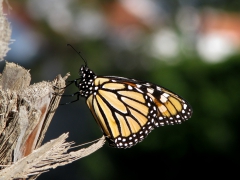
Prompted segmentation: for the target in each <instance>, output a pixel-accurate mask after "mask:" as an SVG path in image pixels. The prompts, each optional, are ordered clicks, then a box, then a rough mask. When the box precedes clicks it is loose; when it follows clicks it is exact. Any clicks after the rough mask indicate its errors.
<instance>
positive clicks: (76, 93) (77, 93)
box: [60, 92, 80, 105]
mask: <svg viewBox="0 0 240 180" xmlns="http://www.w3.org/2000/svg"><path fill="white" fill-rule="evenodd" d="M75 95H77V99H76V100H74V101H70V102H67V103H63V104H60V105H67V104H71V103H74V102H76V101H78V100H79V96H80V93H79V92H75V93H73V94H70V95H61V96H65V97H67V96H68V97H69V96H70V97H73V96H75Z"/></svg>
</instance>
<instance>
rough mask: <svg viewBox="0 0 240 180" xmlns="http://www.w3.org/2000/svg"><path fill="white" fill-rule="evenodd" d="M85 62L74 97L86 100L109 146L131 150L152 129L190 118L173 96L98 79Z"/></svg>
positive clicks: (119, 79)
mask: <svg viewBox="0 0 240 180" xmlns="http://www.w3.org/2000/svg"><path fill="white" fill-rule="evenodd" d="M74 50H75V49H74ZM79 55H80V53H79ZM80 56H81V55H80ZM81 57H82V56H81ZM82 59H83V58H82ZM83 60H84V59H83ZM84 62H85V65H82V66H81V68H80V70H79V74H80V75H81V76H80V78H79V79H76V80H74V81H72V83H73V82H75V85H76V86H77V87H78V89H79V91H78V92H77V93H75V95H77V100H78V99H79V96H82V97H85V98H86V103H87V105H88V107H89V109H90V110H91V113H92V114H93V116H94V118H95V120H96V122H97V123H98V125H99V126H100V128H101V130H102V132H103V134H104V135H105V137H106V140H107V141H108V143H109V145H110V146H112V147H116V148H130V147H132V146H134V145H136V144H137V143H139V142H141V141H142V140H143V139H144V138H145V137H146V136H147V135H148V134H149V133H150V132H151V131H152V130H153V129H154V128H155V127H159V126H164V125H174V124H181V123H182V122H184V121H185V120H187V119H189V118H190V117H191V115H192V109H191V107H190V105H189V104H188V103H187V102H186V101H185V100H183V99H182V98H181V97H179V96H178V95H176V94H174V93H173V92H171V91H169V90H167V89H165V88H163V87H161V86H158V85H155V84H152V83H149V82H144V81H139V80H136V79H128V78H124V77H118V76H97V75H95V73H94V72H93V71H92V70H90V69H89V68H88V66H87V62H86V61H85V60H84ZM78 80H79V81H78ZM77 100H75V101H77ZM72 102H74V101H72Z"/></svg>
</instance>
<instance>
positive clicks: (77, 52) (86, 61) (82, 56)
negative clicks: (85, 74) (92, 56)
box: [67, 44, 87, 66]
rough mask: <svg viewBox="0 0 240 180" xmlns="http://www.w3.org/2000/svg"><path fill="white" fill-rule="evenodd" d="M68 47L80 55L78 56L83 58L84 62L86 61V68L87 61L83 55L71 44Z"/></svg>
mask: <svg viewBox="0 0 240 180" xmlns="http://www.w3.org/2000/svg"><path fill="white" fill-rule="evenodd" d="M67 45H68V46H70V47H71V48H72V49H73V50H74V51H75V52H76V53H78V55H79V56H80V57H81V58H82V60H83V61H84V63H85V66H87V61H86V60H85V59H84V58H83V56H82V55H81V52H80V51H79V52H78V51H77V50H76V49H75V48H74V47H73V46H72V45H71V44H67Z"/></svg>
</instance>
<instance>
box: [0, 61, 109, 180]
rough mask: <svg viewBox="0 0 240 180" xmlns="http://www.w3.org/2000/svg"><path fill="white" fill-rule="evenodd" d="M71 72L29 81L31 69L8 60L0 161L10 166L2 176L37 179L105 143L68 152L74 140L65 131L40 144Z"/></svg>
mask: <svg viewBox="0 0 240 180" xmlns="http://www.w3.org/2000/svg"><path fill="white" fill-rule="evenodd" d="M68 76H69V74H67V75H66V76H65V77H64V78H62V77H61V76H60V75H59V76H57V78H56V79H55V80H54V81H52V82H46V81H43V82H40V83H36V84H33V85H29V84H30V80H31V76H30V73H29V71H28V70H26V69H24V68H22V67H21V66H18V65H16V64H14V63H8V62H6V67H5V69H4V71H3V74H2V75H1V76H0V165H2V168H4V167H6V165H9V167H7V168H5V169H2V170H1V171H0V180H1V179H2V178H3V179H13V178H26V177H30V176H31V179H35V178H37V176H38V175H39V174H41V173H42V172H45V171H47V170H49V169H50V168H55V167H57V166H59V165H65V164H68V163H71V162H72V161H75V160H77V159H79V158H81V157H84V156H86V155H88V154H90V153H92V152H94V151H96V150H97V149H98V148H100V147H102V145H103V144H104V142H105V140H104V137H103V138H102V139H101V140H99V142H98V143H96V144H94V145H92V146H91V147H89V148H87V149H83V150H79V151H76V152H68V153H67V150H68V149H69V148H70V146H71V145H72V144H73V143H66V142H65V139H66V137H67V135H66V134H63V135H62V136H60V137H59V138H58V139H55V140H53V141H51V142H49V143H47V144H45V145H44V146H42V147H40V146H41V143H42V140H43V138H44V136H45V133H46V131H47V129H48V126H49V124H50V122H51V120H52V117H53V115H54V113H55V111H56V109H57V107H58V104H59V101H60V98H61V96H58V95H55V94H62V93H63V90H64V89H63V87H65V80H66V79H67V77H68ZM56 87H57V88H56ZM38 147H40V148H39V149H37V148H38ZM33 175H34V176H33Z"/></svg>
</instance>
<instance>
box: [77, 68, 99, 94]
mask: <svg viewBox="0 0 240 180" xmlns="http://www.w3.org/2000/svg"><path fill="white" fill-rule="evenodd" d="M79 75H80V76H81V77H80V82H79V84H78V88H79V92H80V95H81V96H83V97H86V98H87V97H88V96H89V95H90V94H92V92H93V87H94V83H93V82H94V79H95V78H96V77H97V76H96V75H95V73H94V72H93V71H92V70H91V69H89V68H88V67H87V66H86V65H82V66H81V68H80V69H79Z"/></svg>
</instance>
